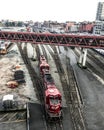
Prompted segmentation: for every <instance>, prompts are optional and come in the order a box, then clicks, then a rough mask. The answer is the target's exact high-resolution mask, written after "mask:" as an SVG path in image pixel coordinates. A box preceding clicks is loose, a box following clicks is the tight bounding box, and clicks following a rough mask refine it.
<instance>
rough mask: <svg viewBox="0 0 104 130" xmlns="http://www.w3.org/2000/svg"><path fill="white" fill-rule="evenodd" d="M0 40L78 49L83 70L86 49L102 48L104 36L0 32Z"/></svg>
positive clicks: (79, 62)
mask: <svg viewBox="0 0 104 130" xmlns="http://www.w3.org/2000/svg"><path fill="white" fill-rule="evenodd" d="M0 40H4V41H11V42H17V44H18V42H19V43H20V42H25V43H28V42H29V43H32V44H49V45H58V46H70V47H72V46H73V47H80V48H81V53H80V57H79V61H78V64H79V65H80V66H81V67H83V68H85V64H86V58H87V48H104V36H93V35H78V34H75V35H72V34H70V35H69V34H50V33H32V32H5V31H0Z"/></svg>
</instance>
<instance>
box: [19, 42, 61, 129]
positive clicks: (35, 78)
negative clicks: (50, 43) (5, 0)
mask: <svg viewBox="0 0 104 130" xmlns="http://www.w3.org/2000/svg"><path fill="white" fill-rule="evenodd" d="M18 48H19V50H20V53H21V56H22V58H23V60H24V63H25V64H26V66H27V68H28V70H29V73H30V76H31V79H32V81H33V86H34V87H35V88H36V90H37V96H38V98H39V100H40V103H41V111H42V113H43V122H44V125H45V127H46V130H64V129H63V128H62V124H60V122H56V123H55V122H53V121H52V122H48V121H46V119H45V110H44V97H43V85H42V82H41V79H40V78H39V77H38V75H37V73H36V72H35V70H34V68H33V66H32V64H31V61H30V59H29V58H28V55H27V50H26V45H25V46H24V49H23V50H22V47H21V45H20V44H18ZM36 51H37V53H38V54H37V57H39V48H38V47H36Z"/></svg>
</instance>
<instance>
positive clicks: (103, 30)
mask: <svg viewBox="0 0 104 130" xmlns="http://www.w3.org/2000/svg"><path fill="white" fill-rule="evenodd" d="M93 34H96V35H104V21H96V22H95V25H94V28H93Z"/></svg>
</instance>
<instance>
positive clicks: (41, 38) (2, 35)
mask: <svg viewBox="0 0 104 130" xmlns="http://www.w3.org/2000/svg"><path fill="white" fill-rule="evenodd" d="M0 40H4V41H11V42H26V43H27V42H30V43H33V44H50V45H59V46H60V45H62V46H75V47H84V48H104V36H93V35H78V34H75V35H72V34H70V35H69V34H50V33H32V32H5V31H0Z"/></svg>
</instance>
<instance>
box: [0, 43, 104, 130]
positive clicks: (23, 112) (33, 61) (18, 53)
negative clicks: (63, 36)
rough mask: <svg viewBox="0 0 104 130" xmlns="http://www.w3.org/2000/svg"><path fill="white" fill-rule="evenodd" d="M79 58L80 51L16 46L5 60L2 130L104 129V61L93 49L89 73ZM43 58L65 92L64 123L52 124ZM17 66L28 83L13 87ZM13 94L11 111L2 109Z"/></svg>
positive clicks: (0, 61)
mask: <svg viewBox="0 0 104 130" xmlns="http://www.w3.org/2000/svg"><path fill="white" fill-rule="evenodd" d="M79 54H80V48H75V49H70V47H64V46H50V45H40V44H38V45H35V44H31V43H12V44H11V43H10V46H9V47H8V49H7V54H5V55H0V70H1V72H0V82H1V84H0V101H1V103H0V110H1V111H0V130H19V129H21V130H103V129H104V122H103V120H104V104H103V102H104V100H103V99H104V57H103V56H102V55H100V54H99V53H97V52H96V51H94V50H92V49H88V55H87V62H86V66H87V68H86V69H82V68H80V67H79V66H78V65H77V61H78V58H79ZM40 55H44V56H45V57H46V59H47V61H48V64H49V66H50V72H51V75H52V77H53V79H54V81H55V84H56V86H57V88H58V90H60V92H61V95H62V119H61V118H59V119H58V120H52V121H48V120H47V119H46V112H45V108H44V94H43V91H44V89H43V88H44V84H43V82H42V76H41V75H40V72H39V57H40ZM16 66H19V67H20V68H21V70H23V72H24V80H25V82H23V83H20V84H18V85H17V86H16V87H8V84H7V83H8V82H9V81H14V72H15V67H16ZM17 69H18V68H17ZM7 94H13V95H14V100H15V101H16V103H17V107H16V108H14V109H13V110H10V111H7V110H3V108H2V98H3V96H4V95H7Z"/></svg>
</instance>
